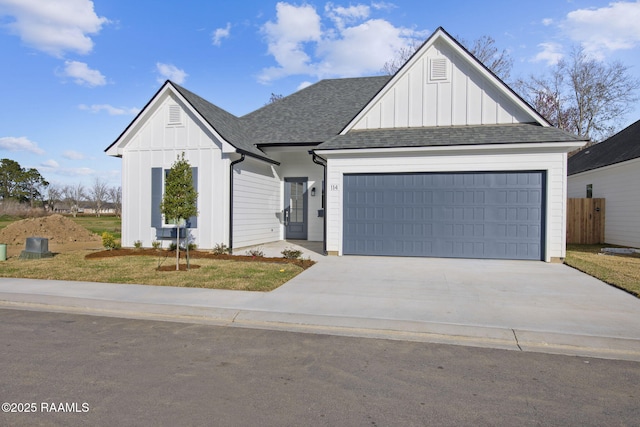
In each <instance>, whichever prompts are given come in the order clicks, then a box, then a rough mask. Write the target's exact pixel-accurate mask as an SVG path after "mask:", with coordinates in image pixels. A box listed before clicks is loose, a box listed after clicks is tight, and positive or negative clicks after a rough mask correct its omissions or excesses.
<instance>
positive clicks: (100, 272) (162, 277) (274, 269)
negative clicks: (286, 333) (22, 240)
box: [0, 251, 303, 291]
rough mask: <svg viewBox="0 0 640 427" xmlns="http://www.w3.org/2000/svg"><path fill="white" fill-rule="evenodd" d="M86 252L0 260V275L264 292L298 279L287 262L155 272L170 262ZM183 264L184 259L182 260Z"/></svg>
mask: <svg viewBox="0 0 640 427" xmlns="http://www.w3.org/2000/svg"><path fill="white" fill-rule="evenodd" d="M86 254H87V252H86V251H75V252H69V253H61V254H58V255H56V256H55V257H53V258H48V259H40V260H21V259H18V258H10V259H9V260H7V261H4V262H2V269H0V276H2V277H21V278H30V279H49V280H82V281H87V282H102V283H132V284H144V285H156V286H177V287H194V288H207V289H235V290H245V291H270V290H273V289H275V288H277V287H279V286H281V285H282V284H284V283H285V282H287V281H289V280H291V279H292V278H293V277H295V276H296V275H298V274H299V273H300V272H301V271H302V270H303V269H302V268H301V267H299V266H297V265H293V264H277V263H268V262H242V261H231V260H214V259H193V260H192V261H191V263H192V264H197V265H199V266H200V268H197V269H192V270H189V271H167V272H164V271H157V270H156V268H157V267H158V265H159V264H162V265H167V264H171V263H173V265H175V259H171V258H164V256H160V257H159V256H155V257H154V256H122V257H112V258H100V259H85V255H86ZM182 262H184V260H183V261H182Z"/></svg>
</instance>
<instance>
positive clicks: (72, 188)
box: [62, 183, 86, 217]
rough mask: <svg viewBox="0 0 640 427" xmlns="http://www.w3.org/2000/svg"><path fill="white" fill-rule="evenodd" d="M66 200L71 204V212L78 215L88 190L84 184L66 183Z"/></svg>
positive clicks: (64, 191) (64, 190)
mask: <svg viewBox="0 0 640 427" xmlns="http://www.w3.org/2000/svg"><path fill="white" fill-rule="evenodd" d="M62 194H63V196H64V199H65V201H66V202H67V203H68V204H69V206H70V208H69V209H70V210H71V214H72V215H73V216H74V217H76V216H77V215H78V210H79V209H80V203H82V202H83V201H84V200H86V191H85V188H84V185H82V184H81V183H78V184H76V185H65V186H64V187H63V189H62Z"/></svg>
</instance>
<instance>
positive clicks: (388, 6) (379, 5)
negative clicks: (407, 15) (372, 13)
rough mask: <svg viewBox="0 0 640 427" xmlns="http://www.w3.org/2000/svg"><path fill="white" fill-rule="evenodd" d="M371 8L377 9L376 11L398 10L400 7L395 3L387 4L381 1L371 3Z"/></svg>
mask: <svg viewBox="0 0 640 427" xmlns="http://www.w3.org/2000/svg"><path fill="white" fill-rule="evenodd" d="M371 7H372V8H374V9H376V10H392V9H395V8H397V7H398V6H396V5H395V4H393V3H387V2H384V1H379V2H373V3H371Z"/></svg>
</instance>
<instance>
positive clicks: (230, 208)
mask: <svg viewBox="0 0 640 427" xmlns="http://www.w3.org/2000/svg"><path fill="white" fill-rule="evenodd" d="M240 162H244V154H241V157H240V158H239V159H238V160H234V161H233V162H231V164H230V165H229V253H230V254H231V253H233V167H234V166H235V165H237V164H238V163H240Z"/></svg>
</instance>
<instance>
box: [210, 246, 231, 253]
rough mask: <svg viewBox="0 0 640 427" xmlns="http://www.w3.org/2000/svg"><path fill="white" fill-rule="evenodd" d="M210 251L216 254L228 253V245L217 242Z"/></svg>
mask: <svg viewBox="0 0 640 427" xmlns="http://www.w3.org/2000/svg"><path fill="white" fill-rule="evenodd" d="M212 252H213V253H214V254H216V255H224V254H226V253H229V247H228V246H227V245H225V244H224V243H218V244H216V245H215V246H214V247H213V251H212Z"/></svg>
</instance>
